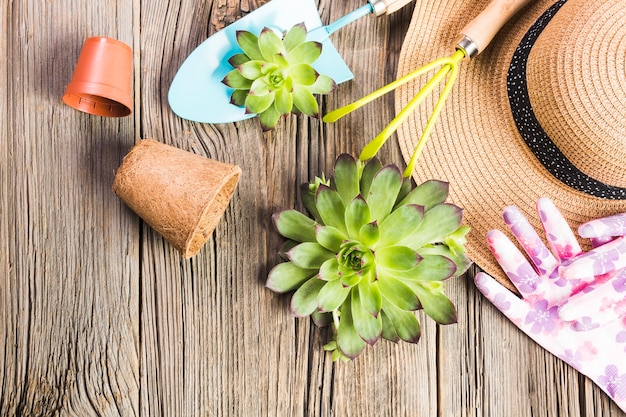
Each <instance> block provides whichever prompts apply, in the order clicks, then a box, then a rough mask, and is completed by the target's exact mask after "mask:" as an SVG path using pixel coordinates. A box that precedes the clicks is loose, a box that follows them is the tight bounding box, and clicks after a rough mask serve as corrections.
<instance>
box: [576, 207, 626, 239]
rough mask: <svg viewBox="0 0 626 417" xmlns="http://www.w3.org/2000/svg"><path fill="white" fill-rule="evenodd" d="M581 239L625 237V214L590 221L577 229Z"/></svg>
mask: <svg viewBox="0 0 626 417" xmlns="http://www.w3.org/2000/svg"><path fill="white" fill-rule="evenodd" d="M578 234H579V235H580V236H581V237H585V238H592V237H613V236H623V235H626V213H621V214H616V215H614V216H609V217H603V218H601V219H595V220H591V221H589V222H587V223H583V224H581V225H580V226H579V227H578Z"/></svg>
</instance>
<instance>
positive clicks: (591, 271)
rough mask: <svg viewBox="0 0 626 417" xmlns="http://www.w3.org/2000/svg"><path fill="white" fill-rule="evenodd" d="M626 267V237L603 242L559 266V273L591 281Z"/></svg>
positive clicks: (570, 277) (567, 277)
mask: <svg viewBox="0 0 626 417" xmlns="http://www.w3.org/2000/svg"><path fill="white" fill-rule="evenodd" d="M625 267H626V237H625V236H621V237H618V238H617V239H614V240H612V241H610V242H609V243H605V244H604V245H602V246H599V247H597V248H595V249H593V250H590V251H589V252H586V253H584V254H582V255H580V256H578V257H576V258H573V259H571V260H570V261H568V262H564V263H563V264H562V265H561V266H560V267H559V275H560V276H561V277H562V278H565V279H567V280H575V279H582V280H584V281H585V282H591V281H593V279H594V277H596V276H598V275H603V274H606V273H608V272H612V271H617V270H619V269H623V268H625Z"/></svg>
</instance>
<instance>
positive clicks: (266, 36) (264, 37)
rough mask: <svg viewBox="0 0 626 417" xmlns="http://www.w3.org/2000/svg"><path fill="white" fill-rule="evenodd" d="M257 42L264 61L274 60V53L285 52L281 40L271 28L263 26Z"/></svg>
mask: <svg viewBox="0 0 626 417" xmlns="http://www.w3.org/2000/svg"><path fill="white" fill-rule="evenodd" d="M258 43H259V50H260V51H261V55H262V56H263V60H264V61H267V62H274V59H273V58H274V55H276V54H284V53H285V48H284V46H283V41H282V40H281V39H280V37H279V36H278V35H277V34H276V33H274V31H273V30H272V29H269V28H264V29H263V30H262V31H261V34H260V35H259V41H258Z"/></svg>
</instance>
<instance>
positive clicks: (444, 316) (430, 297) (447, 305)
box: [411, 281, 457, 324]
mask: <svg viewBox="0 0 626 417" xmlns="http://www.w3.org/2000/svg"><path fill="white" fill-rule="evenodd" d="M411 288H412V289H413V291H415V293H416V294H417V297H418V298H419V300H420V302H421V303H422V307H423V308H424V313H426V314H427V315H428V316H429V317H430V318H432V319H433V320H435V321H436V322H437V323H439V324H452V323H456V322H457V316H456V309H455V308H454V304H452V301H450V299H448V297H446V296H445V294H444V291H443V284H442V283H441V282H437V281H432V282H416V283H414V284H413V285H411Z"/></svg>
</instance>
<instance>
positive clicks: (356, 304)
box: [350, 288, 383, 345]
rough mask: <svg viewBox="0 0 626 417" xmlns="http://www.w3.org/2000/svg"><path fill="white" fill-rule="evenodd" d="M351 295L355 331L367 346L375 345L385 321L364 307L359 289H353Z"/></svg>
mask: <svg viewBox="0 0 626 417" xmlns="http://www.w3.org/2000/svg"><path fill="white" fill-rule="evenodd" d="M350 295H351V297H352V300H351V301H352V304H351V311H352V319H353V321H354V329H355V330H356V332H357V333H358V334H359V336H361V339H363V340H364V341H365V342H366V343H367V344H369V345H374V343H376V341H377V340H378V338H379V337H380V334H381V333H382V331H383V320H382V318H381V317H380V315H378V314H377V315H373V314H370V313H369V311H368V310H367V309H366V308H365V306H363V303H362V302H361V295H360V291H359V288H353V289H352V292H351V293H350Z"/></svg>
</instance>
